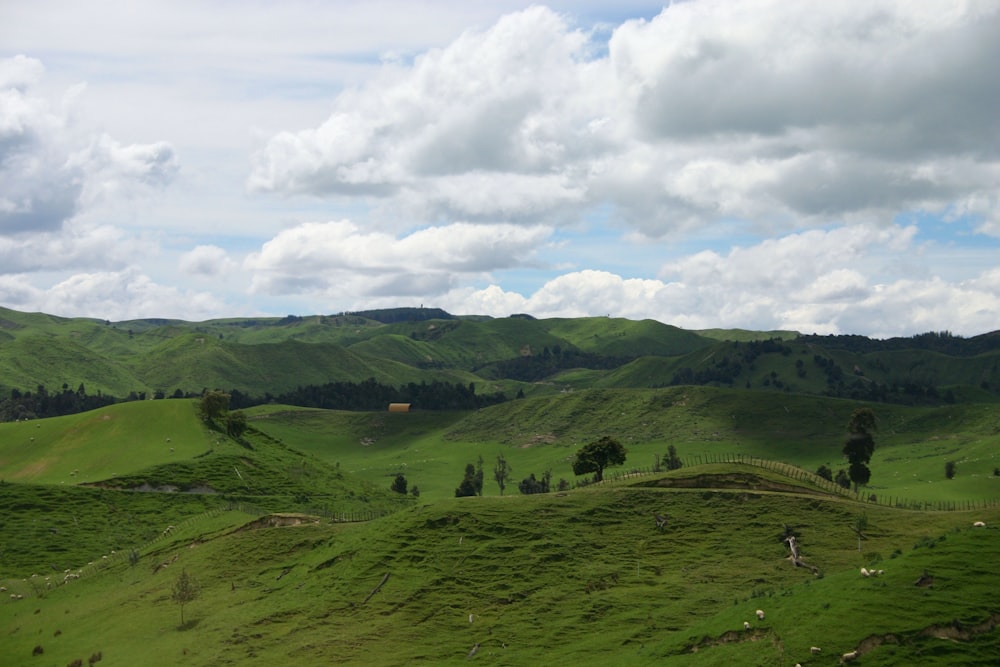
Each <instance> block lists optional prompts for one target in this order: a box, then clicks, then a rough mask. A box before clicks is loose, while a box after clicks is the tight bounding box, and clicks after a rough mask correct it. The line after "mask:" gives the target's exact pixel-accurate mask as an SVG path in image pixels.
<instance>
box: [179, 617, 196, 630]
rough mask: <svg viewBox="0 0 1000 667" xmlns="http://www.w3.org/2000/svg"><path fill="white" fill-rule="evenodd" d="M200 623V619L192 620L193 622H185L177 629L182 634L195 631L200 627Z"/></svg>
mask: <svg viewBox="0 0 1000 667" xmlns="http://www.w3.org/2000/svg"><path fill="white" fill-rule="evenodd" d="M199 623H201V619H200V618H192V619H191V620H189V621H184V622H183V623H181V624H180V625H178V626H177V629H178V630H179V631H181V632H184V631H186V630H194V629H195V628H196V627H198V624H199Z"/></svg>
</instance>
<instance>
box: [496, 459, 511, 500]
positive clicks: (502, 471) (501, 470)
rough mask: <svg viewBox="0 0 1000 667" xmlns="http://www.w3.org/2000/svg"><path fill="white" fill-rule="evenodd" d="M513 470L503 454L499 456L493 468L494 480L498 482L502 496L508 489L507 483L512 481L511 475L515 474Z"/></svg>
mask: <svg viewBox="0 0 1000 667" xmlns="http://www.w3.org/2000/svg"><path fill="white" fill-rule="evenodd" d="M513 472H514V470H513V468H511V467H510V464H509V463H507V459H505V458H504V455H503V454H497V462H496V464H495V465H494V466H493V479H495V480H496V481H497V486H499V487H500V495H501V496H502V495H503V491H504V489H506V488H507V482H509V481H510V476H511V473H513Z"/></svg>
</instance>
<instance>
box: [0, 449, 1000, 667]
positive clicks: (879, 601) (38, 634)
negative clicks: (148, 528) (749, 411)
mask: <svg viewBox="0 0 1000 667" xmlns="http://www.w3.org/2000/svg"><path fill="white" fill-rule="evenodd" d="M703 472H704V473H706V474H721V475H725V474H728V472H732V469H731V468H726V467H712V466H706V467H704V469H703ZM654 513H661V514H665V515H668V516H669V521H668V523H667V526H666V527H665V528H664V529H663V530H662V531H659V530H657V528H656V526H655V522H654V518H653V514H654ZM861 513H864V514H865V515H866V516H867V519H868V525H869V528H868V529H867V537H868V539H867V540H866V541H865V542H864V543H863V546H862V550H861V551H859V550H858V547H857V540H856V538H855V535H854V533H853V531H852V530H851V526H852V525H853V523H854V522H855V521H856V519H857V517H858V516H859V515H860V514H861ZM975 520H983V521H985V522H986V523H987V527H986V528H973V526H972V523H973V521H975ZM998 521H1000V510H997V509H994V510H989V511H977V512H975V513H971V512H970V513H965V512H942V513H918V512H910V511H903V510H895V509H887V508H881V507H866V506H863V505H858V504H855V503H852V502H847V501H845V500H843V499H829V500H827V499H824V498H822V497H817V496H815V495H797V494H789V495H786V494H775V493H771V492H759V493H758V492H750V491H745V490H724V489H723V490H709V489H701V490H687V491H676V490H667V489H662V488H635V487H628V486H622V485H598V486H594V487H588V488H586V489H579V490H575V491H571V492H569V493H566V494H560V495H556V494H548V495H539V496H523V497H522V496H514V497H508V498H498V497H485V498H465V499H450V500H442V501H438V502H434V503H422V504H420V505H419V506H416V507H413V508H411V509H408V510H405V511H402V512H399V513H396V514H393V515H391V516H388V517H385V518H383V519H380V520H377V521H373V522H371V523H368V524H359V525H353V526H337V525H329V524H326V523H322V522H321V523H318V524H312V523H308V522H307V523H306V524H305V525H297V526H287V527H258V528H253V529H247V530H231V529H226V528H224V527H221V526H218V525H217V526H216V527H215V528H212V529H209V528H205V529H195V528H191V529H189V530H188V532H186V533H182V534H181V533H179V534H177V535H176V536H174V537H172V538H170V539H168V540H164V541H158V542H156V543H154V544H152V545H150V546H148V547H146V548H144V549H143V550H142V551H141V554H140V560H139V563H138V564H137V565H135V566H134V567H132V566H129V565H128V563H127V562H125V561H116V562H114V563H113V564H111V565H109V566H108V567H107V568H106V569H102V570H100V571H98V572H96V573H94V574H91V575H89V576H86V577H84V578H83V579H81V580H79V581H73V582H71V583H70V584H68V585H66V586H64V587H58V588H56V589H53V590H49V591H44V594H43V595H41V596H38V595H36V594H35V593H34V592H33V591H32V590H31V589H30V586H28V585H26V584H25V583H24V582H17V581H15V582H7V584H8V586H11V587H13V588H16V590H17V591H18V592H19V593H23V594H25V595H26V596H27V597H26V599H24V600H19V601H8V600H6V599H4V600H0V627H3V628H7V629H8V630H7V631H6V632H4V633H2V634H0V654H2V655H5V656H12V657H13V659H14V660H16V661H18V662H17V663H15V664H34V663H32V660H33V658H32V657H31V654H32V652H33V651H34V650H35V647H36V646H40V647H42V650H43V651H44V653H43V654H42V655H43V656H44V657H43V658H40V659H38V658H35V660H37V664H55V665H63V664H68V663H69V662H70V661H72V660H74V659H76V658H82V659H83V660H87V657H88V656H89V655H92V654H94V653H95V652H98V651H100V652H101V653H102V656H103V660H104V661H106V664H141V663H145V662H148V661H149V659H150V657H151V656H155V657H156V662H157V664H164V665H218V664H241V665H242V664H262V665H263V664H274V663H280V664H283V665H289V666H293V665H316V664H346V665H402V664H414V663H424V664H455V665H457V664H468V663H470V662H473V661H476V662H480V663H483V664H494V665H532V664H538V663H539V662H543V663H545V664H555V665H561V664H566V665H571V664H572V665H581V664H583V665H608V664H638V665H644V664H668V665H672V664H676V665H719V664H734V665H737V664H738V665H787V664H795V663H796V662H801V663H802V664H810V665H835V664H837V663H838V659H839V656H840V655H841V654H842V653H844V652H846V651H849V650H853V649H855V648H857V647H859V646H864V647H866V651H867V652H866V653H865V654H864V656H863V658H862V664H979V665H986V664H992V663H991V662H990V660H992V659H994V658H995V656H996V648H997V646H998V639H997V633H996V631H992V632H973V631H971V630H969V629H970V628H975V627H976V626H978V625H980V624H982V623H984V621H986V620H988V619H990V618H991V616H992V615H995V614H998V613H1000V608H998V606H997V601H996V596H995V591H996V590H997V589H998V587H1000V562H998V561H997V559H996V558H992V557H990V556H991V555H995V554H996V553H998V552H1000V531H997V530H996V529H995V528H994V527H993V526H994V525H996V524H997V522H998ZM256 525H259V526H266V525H267V523H266V522H265V523H261V524H256ZM786 526H788V527H791V528H792V529H793V530H794V531H795V532H796V534H797V535H798V538H799V546H800V548H801V553H802V557H803V559H804V560H805V561H806V562H808V563H809V564H810V565H813V566H815V567H816V568H818V571H819V572H820V576H817V575H816V574H814V573H813V572H812V571H810V570H808V569H805V568H796V567H793V565H792V564H791V563H790V562H789V561H788V560H787V559H786V556H787V553H788V551H787V548H786V546H785V545H784V544H783V543H782V541H781V538H782V536H783V533H784V530H785V528H786ZM248 528H249V526H248ZM161 563H169V565H168V566H167V567H166V568H162V567H157V566H158V565H159V564H161ZM862 566H865V567H873V568H875V569H882V570H884V574H883V575H881V576H878V577H875V578H864V577H861V576H860V575H859V574H858V572H859V568H860V567H862ZM182 570H185V571H187V572H188V573H189V574H190V575H192V576H194V577H195V578H196V579H197V580H198V582H199V583H200V585H201V594H200V596H199V597H198V598H197V599H196V600H195V601H193V602H191V603H189V604H188V605H186V607H185V609H184V617H185V624H184V625H183V626H182V625H181V622H180V608H179V607H178V606H177V605H176V604H173V603H172V602H171V600H170V590H171V586H172V585H173V583H174V582H175V581H176V578H177V576H178V575H179V574H180V572H181V571H182ZM925 572H926V573H927V574H929V575H931V576H933V578H934V581H933V584H932V585H930V586H916V585H915V582H916V581H917V580H918V579H919V578H920V577H921V576H922V575H924V574H925ZM758 608H759V609H763V610H764V611H765V612H766V616H765V619H764V620H763V621H758V620H757V618H756V616H755V615H754V611H755V610H756V609H758ZM744 621H748V622H750V623H751V630H749V631H744V630H743V622H744ZM942 627H944V628H947V627H958V628H966V629H967V634H968V636H967V637H966V638H964V639H951V640H942V639H935V638H934V637H933V636H931V635H933V634H934V633H935V632H937V631H938V630H935V629H940V628H942ZM925 632H926V633H929V634H925ZM889 636H892V637H894V638H895V642H896V643H891V642H889V641H888V640H886V643H883V644H882V645H881V646H877V647H872V646H870V645H871V644H873V643H874V642H873V641H872V639H871V638H873V637H876V638H882V639H883V640H885V638H887V637H889ZM866 640H867V641H868V643H867V644H866ZM810 646H819V647H821V648H822V649H823V651H822V653H821V654H820V655H818V656H813V655H811V654H810V652H809V647H810ZM868 649H870V650H868Z"/></svg>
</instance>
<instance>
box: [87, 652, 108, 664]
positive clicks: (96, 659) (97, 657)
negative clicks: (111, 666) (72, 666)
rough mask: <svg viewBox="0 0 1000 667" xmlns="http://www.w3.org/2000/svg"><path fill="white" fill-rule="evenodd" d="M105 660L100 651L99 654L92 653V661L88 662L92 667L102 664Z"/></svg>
mask: <svg viewBox="0 0 1000 667" xmlns="http://www.w3.org/2000/svg"><path fill="white" fill-rule="evenodd" d="M103 659H104V655H103V654H102V653H101V652H100V651H98V652H97V653H92V654H91V656H90V660H88V662H89V663H90V664H91V665H94V664H97V663H98V662H100V661H101V660H103Z"/></svg>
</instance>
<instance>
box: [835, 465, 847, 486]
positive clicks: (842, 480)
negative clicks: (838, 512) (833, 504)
mask: <svg viewBox="0 0 1000 667" xmlns="http://www.w3.org/2000/svg"><path fill="white" fill-rule="evenodd" d="M833 481H834V482H836V483H837V484H838V485H840V486H842V487H843V488H845V489H849V488H851V478H850V477H848V476H847V471H846V470H844V469H843V468H841V469H840V470H838V471H837V476H836V477H834V478H833Z"/></svg>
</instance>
